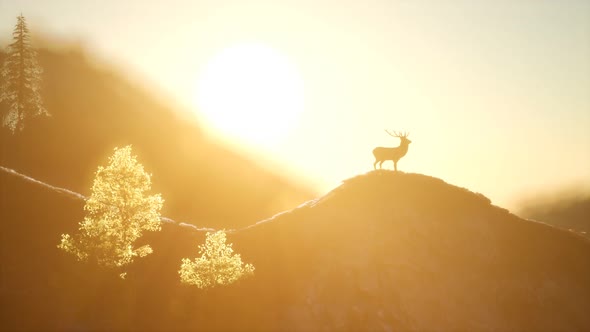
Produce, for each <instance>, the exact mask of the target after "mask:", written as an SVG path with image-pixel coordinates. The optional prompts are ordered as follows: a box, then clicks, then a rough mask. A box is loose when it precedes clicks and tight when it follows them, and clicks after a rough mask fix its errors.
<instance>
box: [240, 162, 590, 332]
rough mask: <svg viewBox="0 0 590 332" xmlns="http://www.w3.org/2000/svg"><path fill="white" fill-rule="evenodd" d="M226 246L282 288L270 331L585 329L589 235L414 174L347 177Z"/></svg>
mask: <svg viewBox="0 0 590 332" xmlns="http://www.w3.org/2000/svg"><path fill="white" fill-rule="evenodd" d="M262 239H265V240H264V241H263V240H262ZM236 242H239V243H240V248H241V250H242V252H243V253H244V254H243V255H244V257H252V259H251V260H252V261H253V263H254V264H255V265H257V267H258V272H257V276H256V279H258V282H261V283H263V284H266V285H274V286H275V287H276V288H279V289H282V291H281V292H283V293H287V294H289V295H288V296H286V298H287V299H288V305H285V304H284V302H282V301H280V302H279V303H283V308H282V309H283V310H282V311H281V321H282V323H281V324H282V325H280V326H281V327H276V328H277V329H279V330H280V329H283V328H284V327H288V329H292V330H306V331H307V330H317V331H322V330H326V331H332V330H349V331H357V330H367V331H588V330H590V316H588V314H587V313H588V312H590V311H589V310H590V283H589V282H588V281H589V280H590V242H589V241H587V240H586V239H584V238H582V237H580V236H578V235H575V234H573V233H570V232H567V231H562V230H560V229H558V228H554V227H551V226H548V225H545V224H542V223H536V222H531V221H526V220H523V219H520V218H518V217H516V216H514V215H512V214H510V213H509V212H508V211H506V210H504V209H501V208H498V207H495V206H493V205H491V204H490V201H489V200H488V199H487V198H486V197H484V196H482V195H479V194H474V193H472V192H470V191H468V190H466V189H463V188H458V187H455V186H452V185H449V184H446V183H445V182H443V181H441V180H439V179H436V178H432V177H428V176H424V175H420V174H405V173H401V172H400V173H395V172H390V171H375V172H370V173H368V174H366V175H361V176H358V177H355V178H352V179H349V180H347V181H345V182H344V183H343V185H342V186H340V187H339V188H337V189H335V190H334V191H332V192H331V193H329V194H328V195H326V196H325V197H322V198H321V199H319V200H317V201H314V202H311V203H309V204H307V205H305V206H303V207H301V208H298V209H295V210H293V211H292V212H290V213H287V214H283V215H279V216H277V217H275V218H273V219H271V220H270V221H268V222H266V223H264V224H263V225H259V226H258V227H255V228H252V229H251V230H249V231H248V232H246V233H245V234H243V235H242V234H238V235H236ZM242 243H244V244H243V245H242ZM255 243H260V244H259V245H258V248H257V250H254V251H250V249H249V248H254V246H255V245H254V244H255ZM242 247H243V249H242ZM276 270H279V271H281V272H277V271H276ZM267 271H273V272H267ZM265 278H268V279H267V280H265V281H264V282H263V281H261V280H264V279H265ZM281 281H282V282H281ZM255 282H257V281H253V283H255ZM271 288H272V287H271ZM285 289H287V290H288V291H287V290H285ZM255 293H256V294H259V293H264V291H263V288H260V289H258V290H257V291H256V292H255ZM269 296H270V295H269ZM258 297H260V295H258ZM277 305H278V306H279V304H278V303H277Z"/></svg>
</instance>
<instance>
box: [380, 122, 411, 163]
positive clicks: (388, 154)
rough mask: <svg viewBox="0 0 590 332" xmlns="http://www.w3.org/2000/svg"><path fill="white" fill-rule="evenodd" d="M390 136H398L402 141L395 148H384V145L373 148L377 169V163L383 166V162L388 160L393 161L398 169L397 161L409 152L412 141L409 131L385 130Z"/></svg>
mask: <svg viewBox="0 0 590 332" xmlns="http://www.w3.org/2000/svg"><path fill="white" fill-rule="evenodd" d="M385 132H386V133H388V134H389V136H392V137H398V138H399V139H400V140H401V142H400V144H399V146H398V147H395V148H384V147H381V146H379V147H376V148H374V149H373V156H375V162H374V163H373V168H374V169H377V163H379V168H382V167H381V166H382V165H383V162H384V161H386V160H392V161H393V168H394V169H395V170H396V171H397V162H398V161H399V160H400V159H401V158H402V157H403V156H405V155H406V153H407V152H408V146H409V145H410V143H412V141H410V140H409V139H408V135H409V133H404V134H399V133H397V132H395V131H394V132H393V134H392V133H390V132H389V131H387V130H385Z"/></svg>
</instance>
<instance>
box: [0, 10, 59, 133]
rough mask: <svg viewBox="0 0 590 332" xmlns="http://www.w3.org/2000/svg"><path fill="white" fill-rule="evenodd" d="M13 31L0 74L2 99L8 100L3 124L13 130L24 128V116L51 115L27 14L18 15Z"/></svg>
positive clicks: (5, 101)
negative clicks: (0, 78)
mask: <svg viewBox="0 0 590 332" xmlns="http://www.w3.org/2000/svg"><path fill="white" fill-rule="evenodd" d="M16 19H17V23H16V26H15V28H14V31H13V32H12V39H13V41H12V43H11V44H10V45H8V48H7V57H6V60H4V64H3V66H2V70H1V72H0V74H1V75H0V76H1V77H2V82H1V85H0V102H2V103H6V104H7V106H8V107H7V112H6V114H4V115H3V119H2V125H3V126H6V127H8V128H9V129H10V130H12V132H14V131H15V130H16V129H19V130H22V129H23V128H24V122H25V119H27V118H29V117H34V116H37V115H49V113H48V112H47V110H46V109H45V107H44V106H43V102H42V99H41V92H40V86H41V73H42V72H43V71H42V69H41V67H40V66H39V64H38V63H37V53H36V52H35V50H34V49H33V48H32V47H31V42H30V36H29V29H28V28H27V23H26V21H25V18H24V16H22V15H19V16H18V17H17V18H16Z"/></svg>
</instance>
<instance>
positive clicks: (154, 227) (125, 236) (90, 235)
mask: <svg viewBox="0 0 590 332" xmlns="http://www.w3.org/2000/svg"><path fill="white" fill-rule="evenodd" d="M150 188H151V179H150V175H149V174H148V173H146V172H145V171H144V169H143V166H142V165H141V164H139V163H138V162H137V160H136V157H135V156H132V155H131V146H126V147H124V148H120V149H119V148H115V153H114V154H113V156H112V157H110V159H109V165H108V166H107V167H102V166H100V167H99V168H98V171H97V172H96V177H95V179H94V184H93V185H92V194H91V196H90V198H89V199H88V200H87V201H86V205H85V206H84V210H85V211H87V214H86V217H85V218H84V221H82V222H80V228H79V230H80V232H79V234H78V236H77V237H76V238H73V237H71V236H70V235H69V234H62V239H61V243H60V244H59V245H58V248H60V249H63V250H64V251H66V252H69V253H71V254H74V255H75V256H76V257H77V258H78V260H81V261H87V260H89V259H90V258H93V259H96V261H97V262H98V264H100V265H103V266H107V267H121V266H124V265H127V264H129V263H131V262H132V261H133V259H134V257H143V256H146V255H148V254H150V253H152V248H151V247H150V246H149V245H144V246H141V247H139V248H135V245H134V242H135V241H136V240H137V239H139V238H140V237H141V235H142V231H159V230H160V229H161V221H160V209H161V208H162V204H163V200H162V198H161V197H160V195H159V194H156V195H152V196H146V192H147V191H149V190H150ZM122 277H124V274H122Z"/></svg>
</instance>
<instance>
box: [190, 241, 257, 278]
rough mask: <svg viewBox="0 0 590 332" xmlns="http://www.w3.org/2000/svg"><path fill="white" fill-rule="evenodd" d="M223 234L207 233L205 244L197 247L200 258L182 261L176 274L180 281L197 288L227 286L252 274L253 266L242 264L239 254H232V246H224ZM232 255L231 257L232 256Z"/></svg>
mask: <svg viewBox="0 0 590 332" xmlns="http://www.w3.org/2000/svg"><path fill="white" fill-rule="evenodd" d="M225 240H226V237H225V232H224V231H217V232H215V233H210V232H208V233H207V239H206V242H205V244H204V245H203V244H201V245H199V254H200V255H201V257H200V258H195V260H194V261H191V260H190V259H188V258H183V259H182V264H181V266H180V270H179V271H178V273H179V274H180V281H181V282H183V283H186V284H189V285H195V286H197V287H199V288H209V287H214V286H216V285H229V284H232V283H234V282H236V281H238V280H239V279H241V278H243V277H245V276H248V275H252V274H254V266H253V265H252V264H246V265H244V263H243V262H242V259H241V257H240V255H239V254H233V249H232V244H225ZM232 254H233V255H232Z"/></svg>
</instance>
